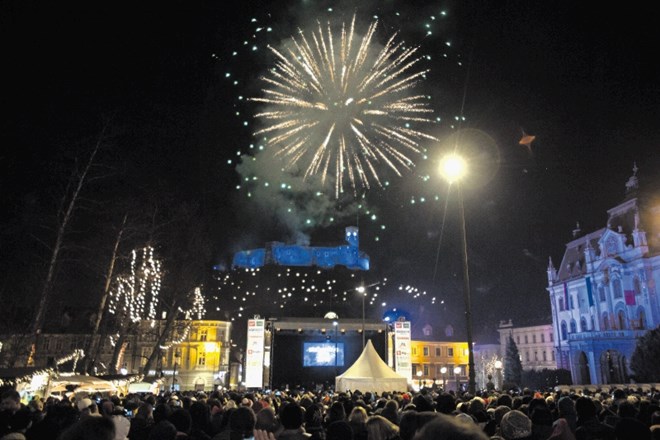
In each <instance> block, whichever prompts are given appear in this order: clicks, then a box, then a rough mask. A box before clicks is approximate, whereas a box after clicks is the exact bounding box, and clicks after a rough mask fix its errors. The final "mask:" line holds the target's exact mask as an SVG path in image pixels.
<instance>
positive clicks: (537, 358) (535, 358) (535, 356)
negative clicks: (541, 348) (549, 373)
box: [534, 351, 539, 361]
mask: <svg viewBox="0 0 660 440" xmlns="http://www.w3.org/2000/svg"><path fill="white" fill-rule="evenodd" d="M534 360H535V361H538V360H539V352H538V351H535V352H534Z"/></svg>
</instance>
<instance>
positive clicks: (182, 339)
mask: <svg viewBox="0 0 660 440" xmlns="http://www.w3.org/2000/svg"><path fill="white" fill-rule="evenodd" d="M189 332H190V325H187V326H186V328H185V329H184V331H183V334H182V335H181V337H180V338H179V339H175V340H173V341H172V342H170V343H169V344H167V345H161V346H160V349H161V350H169V349H170V348H172V347H173V346H174V345H179V344H180V343H182V342H183V341H185V340H186V338H187V337H188V333H189Z"/></svg>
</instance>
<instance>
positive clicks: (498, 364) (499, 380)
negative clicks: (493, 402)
mask: <svg viewBox="0 0 660 440" xmlns="http://www.w3.org/2000/svg"><path fill="white" fill-rule="evenodd" d="M495 373H496V375H495V381H496V382H497V385H498V386H497V389H498V390H501V389H502V361H501V360H499V359H498V360H496V361H495Z"/></svg>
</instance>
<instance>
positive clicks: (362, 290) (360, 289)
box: [355, 286, 367, 349]
mask: <svg viewBox="0 0 660 440" xmlns="http://www.w3.org/2000/svg"><path fill="white" fill-rule="evenodd" d="M355 290H357V291H358V293H359V294H360V295H361V296H362V348H363V349H364V346H365V340H364V299H365V298H366V297H367V289H365V288H364V286H359V287H357V288H356V289H355Z"/></svg>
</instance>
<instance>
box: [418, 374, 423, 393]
mask: <svg viewBox="0 0 660 440" xmlns="http://www.w3.org/2000/svg"><path fill="white" fill-rule="evenodd" d="M422 374H423V373H422V370H417V379H418V380H419V389H420V390H421V389H422Z"/></svg>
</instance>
